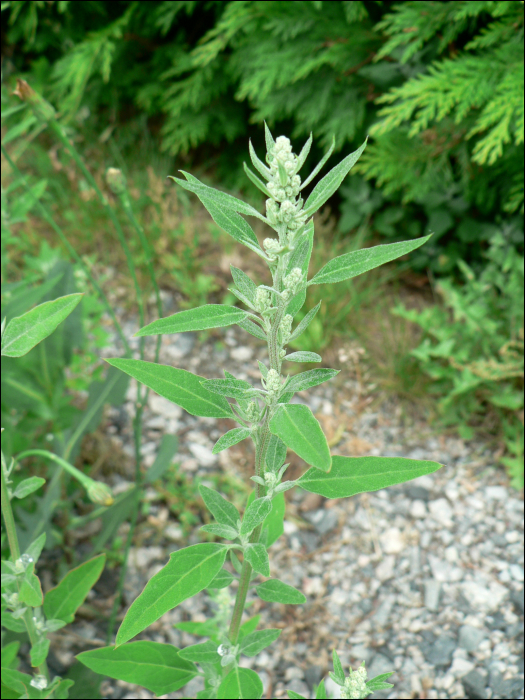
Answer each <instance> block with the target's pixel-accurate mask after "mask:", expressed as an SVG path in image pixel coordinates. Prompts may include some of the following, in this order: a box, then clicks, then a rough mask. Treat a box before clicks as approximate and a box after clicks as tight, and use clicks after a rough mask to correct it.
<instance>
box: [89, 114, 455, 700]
mask: <svg viewBox="0 0 525 700" xmlns="http://www.w3.org/2000/svg"><path fill="white" fill-rule="evenodd" d="M265 134H266V146H267V155H266V163H264V162H262V161H261V160H260V159H259V158H258V157H257V155H256V153H255V151H254V149H253V147H252V146H251V144H250V157H251V160H252V163H253V167H254V168H255V170H256V171H257V173H258V174H256V173H255V172H253V171H252V170H251V169H250V168H248V166H246V164H245V166H244V167H245V171H246V174H247V176H248V177H249V179H250V180H251V181H252V182H253V183H254V184H255V186H256V187H258V188H259V189H260V190H261V191H262V192H263V193H264V194H265V195H266V196H267V198H268V199H267V201H266V215H262V214H260V213H259V212H258V211H257V210H256V209H254V208H253V207H252V206H250V205H248V204H246V203H245V202H243V201H241V200H239V199H237V198H235V197H233V196H231V195H229V194H226V193H224V192H222V191H219V190H217V189H214V188H212V187H208V186H206V185H204V184H203V183H201V182H200V181H199V180H198V179H197V178H195V177H194V176H192V175H190V174H189V173H186V172H183V175H184V179H182V178H172V179H173V180H174V181H175V182H176V183H177V184H178V185H179V186H181V187H183V188H184V189H186V190H188V191H190V192H193V193H194V194H196V195H197V196H198V198H199V199H200V201H201V202H202V204H203V205H204V206H205V208H206V209H207V210H208V212H209V213H210V214H211V216H212V218H213V220H214V221H215V223H216V224H217V225H218V226H220V227H221V228H223V229H224V230H225V231H226V232H227V233H228V234H230V235H231V236H232V237H233V238H234V239H235V240H237V241H238V242H239V243H241V244H243V245H245V246H246V247H247V248H249V249H250V250H252V251H253V252H255V253H256V254H257V255H259V256H260V257H261V258H262V259H263V260H265V262H266V263H267V265H268V267H269V269H270V273H271V277H272V285H271V286H270V285H265V284H259V285H257V284H256V283H255V282H254V281H253V280H252V279H251V277H250V276H249V275H248V274H247V273H246V272H244V271H243V270H241V269H239V268H236V267H233V266H231V272H232V277H233V282H234V285H233V286H232V288H231V289H230V291H231V292H232V293H233V294H234V295H235V296H236V297H237V298H238V299H239V300H240V302H241V303H242V304H243V305H244V306H245V307H246V309H243V308H238V307H234V306H228V305H225V304H207V305H204V306H200V307H198V308H194V309H189V310H186V311H180V312H178V313H176V314H174V315H172V316H169V317H167V318H160V319H158V320H156V321H153V322H152V323H150V324H149V325H147V326H145V327H143V328H141V329H140V330H139V331H138V332H137V333H136V334H135V335H136V336H138V337H141V338H143V337H144V336H154V335H163V334H171V333H181V332H186V331H201V330H206V329H210V328H222V327H225V326H230V325H234V324H236V325H238V326H240V327H241V328H243V329H244V330H245V331H247V332H248V333H250V334H252V335H253V336H255V337H256V338H259V339H261V340H264V341H265V342H266V343H267V346H268V362H267V363H264V362H262V361H261V360H258V366H259V369H260V372H261V386H262V388H258V387H254V386H252V385H251V384H250V383H249V382H247V381H245V380H241V379H238V378H236V377H235V375H234V374H231V373H229V372H227V371H224V377H217V378H212V379H206V378H204V377H202V376H198V375H196V374H193V373H191V372H188V371H186V370H184V369H180V368H177V367H170V366H166V365H162V364H159V363H157V362H147V361H145V360H143V359H132V358H129V357H128V358H115V359H109V360H107V361H108V362H109V364H110V365H112V366H113V367H116V368H118V369H120V370H122V371H123V372H125V373H126V374H128V375H129V376H131V377H134V378H135V379H136V380H137V381H138V382H139V383H142V384H144V385H145V386H146V387H148V388H150V389H152V390H153V391H155V392H156V393H158V394H159V395H161V396H163V397H165V398H167V399H169V400H170V401H172V402H174V403H176V404H178V405H179V406H181V407H182V408H184V409H185V410H186V411H188V413H190V414H192V415H195V416H204V417H212V418H230V419H233V420H235V421H236V422H237V423H238V426H239V427H236V428H233V429H232V430H230V431H229V432H227V433H226V434H224V435H223V436H222V437H220V438H219V440H218V441H217V443H216V444H215V446H214V448H213V452H214V453H215V454H217V453H219V452H221V451H223V450H226V449H228V448H229V447H231V446H232V445H235V444H237V443H239V442H241V441H242V440H246V439H251V440H252V441H253V443H254V447H255V464H254V472H255V473H254V475H253V476H252V477H251V480H252V481H253V482H254V490H253V492H252V493H251V495H250V497H249V499H248V503H247V506H246V508H245V510H244V513H243V514H242V515H241V513H240V512H238V511H237V509H236V508H235V506H234V505H233V504H232V503H231V502H230V501H228V500H226V499H225V498H223V497H222V496H221V495H220V494H219V493H218V492H217V491H215V490H214V489H210V488H208V487H206V486H201V487H200V493H201V496H202V498H203V500H204V503H205V504H206V506H207V508H208V509H209V511H210V513H211V514H212V516H213V518H214V519H215V522H214V523H212V524H207V525H204V526H203V527H202V528H201V529H202V530H203V531H204V532H205V533H207V534H208V535H213V536H215V537H216V538H218V539H220V540H224V541H218V542H204V543H200V544H194V545H191V546H189V547H185V548H182V549H179V550H177V551H175V552H173V553H172V554H171V555H170V559H169V562H168V563H167V564H166V566H165V567H164V568H163V569H162V570H161V571H159V572H158V573H157V574H155V575H154V576H153V577H152V578H151V580H150V581H149V582H148V583H147V585H146V587H145V588H144V590H143V591H142V593H141V594H140V595H139V596H138V598H137V599H136V600H135V601H134V602H133V603H132V605H131V606H130V608H129V609H128V611H127V613H126V615H125V617H124V619H123V621H122V624H121V625H120V628H119V630H118V633H117V635H116V640H115V644H114V645H111V646H108V647H104V648H101V649H94V650H92V651H86V652H83V653H81V654H79V655H78V656H77V658H78V659H79V660H80V661H81V662H82V663H83V664H85V665H86V666H88V667H89V668H91V669H92V670H94V671H96V672H97V673H101V674H105V675H108V676H110V677H112V678H116V679H121V680H124V681H127V682H129V683H136V684H138V685H141V686H143V687H145V688H147V689H149V690H150V691H152V692H154V693H155V694H157V695H162V694H165V693H170V692H174V691H176V690H178V689H180V688H182V687H183V686H184V685H186V683H188V682H189V681H190V680H192V679H194V678H196V677H200V678H201V679H202V689H201V690H200V691H198V693H197V697H198V698H260V697H262V693H263V684H262V681H261V679H260V678H259V676H258V674H257V673H256V672H255V671H253V670H252V669H249V668H244V667H243V666H241V665H239V660H240V657H241V656H243V655H244V656H248V657H253V656H255V655H256V654H258V653H259V652H261V651H262V650H263V649H264V648H265V647H267V646H269V645H270V644H272V643H273V642H274V641H275V640H276V639H277V638H278V637H279V635H280V634H281V630H280V629H261V630H257V629H256V626H257V622H258V617H256V618H251V619H249V620H246V621H244V622H243V614H244V611H245V607H246V603H247V595H248V591H249V589H250V588H251V587H254V588H255V593H256V595H257V596H258V597H259V598H260V599H261V600H263V601H265V602H267V603H284V604H287V605H302V604H304V603H305V602H306V598H305V596H304V595H303V594H302V593H301V592H300V591H299V590H297V589H295V588H294V587H292V586H290V585H288V584H287V583H284V582H283V581H280V580H279V579H278V578H276V577H274V576H272V574H271V567H270V560H269V556H268V550H269V548H270V547H271V545H272V544H274V543H275V541H276V540H277V539H278V538H279V537H280V536H281V534H282V533H283V519H284V515H285V499H284V492H285V491H287V490H288V489H291V488H293V487H294V486H296V485H297V486H300V487H301V488H303V489H305V490H306V491H309V492H311V493H315V494H319V495H321V496H324V497H326V498H346V497H350V496H353V495H355V494H357V493H363V492H367V491H375V490H378V489H383V488H385V487H387V486H390V485H393V484H398V483H401V482H404V481H407V480H410V479H414V478H416V477H418V476H421V475H423V474H429V473H431V472H434V471H436V470H437V469H439V468H440V466H441V465H440V464H438V463H436V462H429V461H419V460H413V459H405V458H402V457H394V458H392V457H346V456H342V455H331V454H330V449H329V446H328V444H327V440H326V438H325V436H324V434H323V431H322V429H321V426H320V425H319V422H318V421H317V419H316V418H315V416H314V415H313V413H312V411H311V410H310V408H309V407H308V406H306V405H304V404H302V403H298V402H293V397H294V395H295V393H296V392H299V391H304V390H305V389H309V388H310V387H314V386H317V385H319V384H321V383H323V382H325V381H328V380H330V379H332V378H333V377H334V376H335V375H336V374H338V371H337V370H334V369H329V368H322V369H311V370H307V371H305V372H301V373H299V374H296V375H294V376H289V375H288V373H287V372H286V363H288V362H292V363H306V362H311V363H318V362H320V361H321V357H320V356H319V355H317V354H316V353H313V352H307V351H300V352H292V353H288V351H287V345H288V344H289V343H290V342H292V341H293V340H294V339H296V338H298V337H299V336H300V335H301V334H302V333H303V332H304V331H305V330H306V328H307V327H308V325H309V323H310V322H311V321H312V319H313V318H314V317H315V315H316V314H317V312H318V310H319V307H320V305H321V302H319V303H318V304H317V306H316V307H315V308H313V309H312V310H311V311H310V312H308V313H307V314H306V316H304V318H303V319H302V320H301V322H300V323H299V324H298V325H296V326H295V328H294V317H295V316H296V314H297V313H298V312H299V311H300V309H301V308H302V306H303V304H304V302H305V298H306V290H307V288H308V287H310V286H312V285H321V284H327V283H334V282H341V281H344V280H347V279H350V278H353V277H356V276H357V275H360V274H362V273H364V272H367V271H368V270H371V269H373V268H376V267H378V266H380V265H383V264H384V263H387V262H390V261H392V260H395V259H396V258H399V257H400V256H403V255H406V254H407V253H410V252H411V251H412V250H415V249H416V248H418V247H419V246H421V245H423V244H424V243H425V242H426V241H427V240H428V238H429V237H430V236H426V237H423V238H419V239H417V240H411V241H407V242H401V243H392V244H388V245H379V246H376V247H373V248H367V249H363V250H357V251H353V252H350V253H346V254H343V255H340V256H338V257H336V258H334V259H332V260H330V261H329V262H328V263H327V264H326V265H325V266H324V267H323V268H322V269H321V270H319V271H318V272H317V273H316V274H315V275H314V276H313V277H312V278H311V279H308V268H309V261H310V257H311V254H312V246H313V238H314V223H313V218H312V217H313V215H314V213H315V212H316V211H317V210H318V209H319V208H320V207H321V206H322V205H323V204H324V203H325V202H326V201H327V200H328V199H329V197H331V196H332V194H334V192H335V191H336V190H337V189H338V187H339V186H340V185H341V183H342V182H343V180H344V178H345V177H346V175H347V174H348V173H349V171H350V169H351V168H352V166H353V165H354V164H355V162H356V161H357V160H358V158H359V156H360V155H361V153H362V152H363V151H364V149H365V147H366V141H365V143H363V145H362V146H361V147H360V148H358V149H357V150H356V151H355V152H354V153H352V154H350V155H349V156H347V157H346V158H345V159H344V160H343V161H342V162H341V163H339V165H337V166H336V167H335V168H333V170H331V171H330V172H329V173H328V174H327V175H326V176H325V177H324V178H323V179H321V180H320V181H319V182H318V183H317V185H316V186H315V187H314V188H313V190H312V191H311V193H310V195H309V197H308V198H307V199H306V201H303V198H302V197H301V191H302V190H303V188H305V187H306V186H308V185H309V184H310V182H312V180H313V179H314V177H315V176H316V175H317V174H318V173H319V171H320V170H321V168H322V167H323V165H324V164H325V162H326V161H327V160H328V158H329V157H330V155H331V153H332V150H333V147H334V144H333V143H332V147H331V148H330V150H329V151H328V153H327V154H326V155H325V157H324V158H323V159H322V160H321V162H320V163H319V164H318V166H317V167H316V168H315V169H314V171H313V172H312V173H311V174H310V175H309V176H308V177H307V178H306V179H305V180H304V181H303V182H302V181H301V178H300V176H299V171H300V169H301V167H302V165H303V164H304V162H305V160H306V157H307V155H308V153H309V150H310V146H311V144H312V137H311V136H310V138H309V139H308V141H307V142H306V144H305V146H304V147H303V149H302V150H301V152H300V154H299V155H298V156H297V155H295V154H294V153H293V152H292V147H291V144H290V141H289V140H288V138H286V137H284V136H280V137H279V138H277V139H276V140H274V139H273V137H272V135H271V133H270V130H269V129H268V127H267V126H266V125H265ZM260 176H262V178H263V179H261V177H260ZM241 214H244V215H245V216H253V217H255V218H258V219H260V220H262V221H263V222H264V223H266V224H267V225H268V226H269V227H270V228H271V229H273V231H274V232H275V234H276V236H274V237H269V238H266V239H265V240H264V242H263V244H262V246H261V245H260V244H259V242H258V239H257V237H256V236H255V233H254V231H253V230H252V228H251V227H250V225H249V224H248V222H247V221H246V219H245V218H243V216H241ZM283 365H284V368H283ZM283 370H284V371H283ZM229 399H231V400H232V401H229ZM288 449H290V450H292V451H293V452H295V453H296V454H297V455H298V456H299V457H301V458H302V459H303V460H304V461H305V462H306V463H307V464H308V465H309V467H310V468H309V469H308V470H307V471H305V473H304V474H302V476H300V477H299V478H298V479H296V480H295V481H292V480H288V481H286V480H284V477H285V474H286V469H287V467H288V463H286V454H287V450H288ZM227 561H229V563H230V564H231V567H232V569H233V571H230V570H229V569H227V568H225V564H226V562H227ZM230 586H232V587H233V589H234V590H235V598H234V601H233V606H232V609H231V612H230V614H229V616H228V617H227V616H226V614H225V608H226V612H228V610H227V608H228V602H227V601H228V595H227V593H228V591H227V589H228V588H229V587H230ZM204 589H208V590H210V592H212V593H213V597H214V599H215V601H216V602H217V600H218V599H219V613H220V614H219V613H218V614H217V615H216V617H215V618H214V619H213V620H210V624H207V623H199V624H200V628H199V630H200V634H202V635H203V636H207V637H209V639H208V641H205V642H203V643H200V644H195V645H193V646H189V647H186V648H185V649H178V648H176V647H174V646H172V645H170V644H162V643H160V642H151V641H145V640H144V641H140V640H138V641H137V640H135V641H132V640H134V639H135V638H136V637H137V635H139V634H140V633H142V632H143V631H144V630H146V629H147V628H148V627H149V626H150V625H151V624H153V623H154V622H156V621H157V620H158V619H159V618H160V617H162V615H163V614H164V613H166V612H168V611H169V610H172V609H173V608H175V607H176V606H177V605H179V604H180V603H181V602H182V601H184V600H186V599H188V598H190V597H192V596H194V595H196V594H197V593H199V592H200V591H202V590H204ZM220 591H224V593H223V594H221V595H222V598H221V595H219V594H218V592H220ZM221 600H222V604H221V602H220V601H221ZM188 624H189V625H190V628H188V631H190V629H191V630H192V631H194V632H195V631H196V629H193V628H192V627H191V624H192V623H188ZM193 624H194V625H195V624H197V623H193ZM197 626H198V624H197ZM333 660H334V672H333V674H331V677H332V679H333V680H334V681H335V683H337V684H339V685H340V686H341V694H342V697H347V698H362V697H366V696H367V695H369V694H370V693H372V692H374V691H375V690H379V689H382V688H388V687H392V686H391V685H390V684H388V683H386V682H385V679H386V678H387V677H389V676H390V675H391V674H383V675H382V676H379V677H377V678H375V679H372V680H367V674H366V670H365V668H364V667H360V668H358V669H357V670H355V671H352V670H350V674H349V675H348V676H345V673H344V670H343V667H342V665H341V662H340V660H339V657H338V655H337V653H336V652H335V651H334V653H333ZM289 696H290V697H294V698H296V697H301V696H300V695H298V694H297V693H292V692H289ZM317 697H319V698H322V697H326V689H325V686H324V682H321V684H320V685H319V687H318V689H317Z"/></svg>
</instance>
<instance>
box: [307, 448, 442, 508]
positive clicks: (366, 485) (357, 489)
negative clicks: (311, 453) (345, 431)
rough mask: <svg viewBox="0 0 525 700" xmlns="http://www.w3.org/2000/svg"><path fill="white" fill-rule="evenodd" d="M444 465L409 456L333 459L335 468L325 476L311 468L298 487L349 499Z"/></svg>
mask: <svg viewBox="0 0 525 700" xmlns="http://www.w3.org/2000/svg"><path fill="white" fill-rule="evenodd" d="M442 466H443V465H442V464H438V463H437V462H426V461H422V460H418V459H406V458H405V457H341V456H339V455H335V456H334V457H332V469H331V471H330V473H329V474H322V473H321V472H319V471H317V470H315V469H309V470H308V471H307V472H306V473H305V474H303V475H302V476H301V477H300V478H299V479H298V480H297V486H300V487H301V488H303V489H305V490H306V491H310V492H311V493H318V494H319V495H320V496H326V498H345V497H347V496H354V495H355V494H356V493H366V492H367V491H377V490H378V489H384V488H386V487H387V486H392V485H393V484H401V483H403V482H404V481H410V480H411V479H416V478H417V477H418V476H422V475H423V474H431V473H432V472H435V471H437V470H438V469H440V468H441V467H442Z"/></svg>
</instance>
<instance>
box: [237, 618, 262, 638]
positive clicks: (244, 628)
mask: <svg viewBox="0 0 525 700" xmlns="http://www.w3.org/2000/svg"><path fill="white" fill-rule="evenodd" d="M260 621H261V616H260V615H254V616H253V617H250V619H249V620H246V622H243V623H242V625H241V626H240V628H239V642H241V641H242V640H243V639H244V637H246V636H247V635H248V634H251V633H252V632H254V631H255V630H256V629H257V625H258V624H259V622H260Z"/></svg>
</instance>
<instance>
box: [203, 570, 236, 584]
mask: <svg viewBox="0 0 525 700" xmlns="http://www.w3.org/2000/svg"><path fill="white" fill-rule="evenodd" d="M233 581H235V578H234V577H233V576H232V574H230V572H229V571H226V569H221V570H220V571H219V573H218V574H217V576H216V577H215V578H214V579H213V581H212V582H211V583H210V585H209V586H208V588H226V587H227V586H229V585H230V583H233Z"/></svg>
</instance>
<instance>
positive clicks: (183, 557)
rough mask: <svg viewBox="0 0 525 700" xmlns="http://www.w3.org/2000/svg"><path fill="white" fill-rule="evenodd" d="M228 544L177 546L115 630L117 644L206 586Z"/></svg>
mask: <svg viewBox="0 0 525 700" xmlns="http://www.w3.org/2000/svg"><path fill="white" fill-rule="evenodd" d="M227 551H228V548H227V547H226V546H225V545H222V544H215V543H203V544H195V545H192V546H191V547H186V548H185V549H179V550H178V551H177V552H173V553H172V554H171V555H170V560H169V562H168V563H167V564H166V566H165V567H164V568H163V569H161V570H160V571H159V572H158V574H155V576H153V578H151V579H150V580H149V581H148V583H147V584H146V587H145V588H144V590H143V591H142V593H141V594H140V595H139V597H138V598H136V599H135V600H134V601H133V603H132V604H131V607H130V608H129V610H128V612H127V613H126V617H125V618H124V620H123V621H122V624H121V626H120V629H119V631H118V633H117V640H116V641H117V645H118V646H120V645H121V644H124V643H125V642H127V641H129V640H130V639H132V637H135V636H136V635H137V634H139V632H142V630H145V629H146V627H149V626H150V625H151V624H152V623H153V622H155V621H156V620H158V619H159V617H162V615H164V613H166V612H168V610H172V609H173V608H175V607H177V605H179V603H182V601H183V600H186V598H191V596H194V595H195V594H196V593H199V591H202V590H203V588H206V587H207V586H208V585H209V584H210V583H211V582H212V581H213V579H214V578H215V576H217V574H218V573H219V571H220V570H221V569H222V566H223V564H224V560H225V558H226V553H227Z"/></svg>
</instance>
